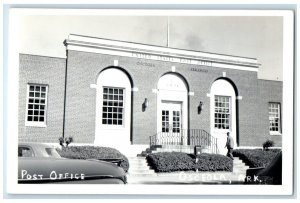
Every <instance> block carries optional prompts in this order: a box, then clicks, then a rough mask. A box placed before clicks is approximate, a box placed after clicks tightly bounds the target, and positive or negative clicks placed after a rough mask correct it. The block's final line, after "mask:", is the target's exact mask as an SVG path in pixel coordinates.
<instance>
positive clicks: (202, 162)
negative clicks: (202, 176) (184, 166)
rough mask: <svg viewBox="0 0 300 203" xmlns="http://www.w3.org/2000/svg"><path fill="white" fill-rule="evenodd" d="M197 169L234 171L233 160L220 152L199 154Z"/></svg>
mask: <svg viewBox="0 0 300 203" xmlns="http://www.w3.org/2000/svg"><path fill="white" fill-rule="evenodd" d="M197 158H198V163H197V164H196V169H198V170H199V171H232V169H233V161H232V159H231V158H229V157H227V156H223V155H220V154H205V153H203V154H200V155H198V156H197Z"/></svg>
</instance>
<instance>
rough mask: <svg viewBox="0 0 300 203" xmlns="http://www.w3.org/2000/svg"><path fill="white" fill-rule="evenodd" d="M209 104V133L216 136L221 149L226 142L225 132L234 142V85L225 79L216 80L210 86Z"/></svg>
mask: <svg viewBox="0 0 300 203" xmlns="http://www.w3.org/2000/svg"><path fill="white" fill-rule="evenodd" d="M210 104H211V109H210V117H211V134H212V135H213V136H215V137H217V138H218V140H219V144H218V146H220V147H219V148H220V149H221V150H222V148H223V147H222V146H225V143H226V133H227V132H229V133H230V134H231V136H232V137H233V139H234V141H235V143H236V92H235V88H234V86H233V85H232V84H231V83H230V82H229V81H227V80H226V79H218V80H216V81H215V82H214V83H213V84H212V86H211V90H210ZM224 152H225V151H224ZM224 152H223V153H224ZM221 153H222V152H221Z"/></svg>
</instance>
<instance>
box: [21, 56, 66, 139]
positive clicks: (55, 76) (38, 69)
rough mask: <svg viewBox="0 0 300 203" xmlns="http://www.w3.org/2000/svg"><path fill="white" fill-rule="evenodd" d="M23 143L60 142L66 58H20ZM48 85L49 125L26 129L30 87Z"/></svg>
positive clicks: (27, 127)
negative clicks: (29, 85)
mask: <svg viewBox="0 0 300 203" xmlns="http://www.w3.org/2000/svg"><path fill="white" fill-rule="evenodd" d="M19 57H20V58H19V61H20V66H19V67H20V68H19V123H18V126H19V141H21V142H55V143H56V142H58V138H59V137H61V136H62V134H63V111H64V89H65V70H66V59H63V58H53V57H45V56H35V55H27V54H20V55H19ZM29 83H35V84H45V85H48V105H47V115H46V116H47V126H46V127H32V126H25V115H26V99H27V95H26V94H27V85H28V84H29Z"/></svg>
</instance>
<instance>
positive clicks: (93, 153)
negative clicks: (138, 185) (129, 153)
mask: <svg viewBox="0 0 300 203" xmlns="http://www.w3.org/2000/svg"><path fill="white" fill-rule="evenodd" d="M57 151H58V153H59V154H60V156H62V157H65V158H69V159H122V160H123V162H122V163H121V165H120V167H122V168H123V169H124V171H125V172H127V171H128V169H129V162H128V159H127V157H126V156H125V155H123V154H122V153H121V152H119V151H118V150H116V149H114V148H110V147H96V146H69V147H62V149H61V150H60V149H59V150H57Z"/></svg>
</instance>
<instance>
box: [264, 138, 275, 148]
mask: <svg viewBox="0 0 300 203" xmlns="http://www.w3.org/2000/svg"><path fill="white" fill-rule="evenodd" d="M273 146H274V142H273V141H272V140H266V141H265V142H264V143H263V149H264V150H269V147H273Z"/></svg>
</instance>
